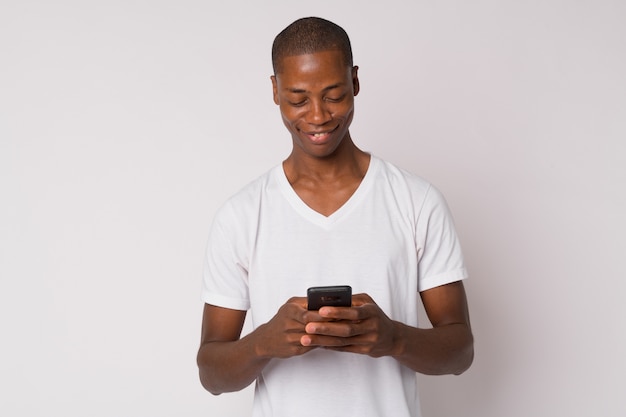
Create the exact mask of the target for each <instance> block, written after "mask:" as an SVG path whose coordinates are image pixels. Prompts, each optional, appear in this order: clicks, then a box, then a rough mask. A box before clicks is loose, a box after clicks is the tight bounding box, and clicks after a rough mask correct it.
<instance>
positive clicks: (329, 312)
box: [300, 294, 397, 357]
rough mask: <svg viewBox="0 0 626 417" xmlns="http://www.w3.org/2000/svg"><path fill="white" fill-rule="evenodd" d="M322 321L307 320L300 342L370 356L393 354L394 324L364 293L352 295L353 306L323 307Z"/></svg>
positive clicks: (321, 309)
mask: <svg viewBox="0 0 626 417" xmlns="http://www.w3.org/2000/svg"><path fill="white" fill-rule="evenodd" d="M319 315H320V316H321V317H322V318H324V320H325V321H322V322H309V323H307V324H306V326H305V331H306V333H307V334H306V335H304V336H302V337H301V338H300V343H301V344H302V345H303V346H319V347H323V348H326V349H332V350H337V351H342V352H352V353H360V354H363V355H369V356H372V357H381V356H387V355H392V354H393V353H394V351H395V350H396V346H395V342H396V339H397V338H396V337H395V332H396V328H397V327H396V325H395V322H394V321H392V320H391V319H390V318H389V317H388V316H387V315H386V314H385V313H384V312H383V311H382V310H381V308H380V307H379V306H378V305H377V304H376V303H375V302H374V300H373V299H372V298H371V297H370V296H369V295H367V294H356V295H354V296H353V297H352V307H322V308H320V310H319Z"/></svg>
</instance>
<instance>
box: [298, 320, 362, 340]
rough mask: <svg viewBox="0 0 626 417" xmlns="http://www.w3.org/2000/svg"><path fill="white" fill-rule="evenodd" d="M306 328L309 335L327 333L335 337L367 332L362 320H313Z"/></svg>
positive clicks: (326, 334)
mask: <svg viewBox="0 0 626 417" xmlns="http://www.w3.org/2000/svg"><path fill="white" fill-rule="evenodd" d="M304 330H305V331H306V333H307V334H309V335H325V336H333V337H342V338H348V337H354V336H358V335H361V334H363V333H365V331H364V326H363V325H362V324H361V322H351V321H332V322H311V323H308V324H307V325H306V326H305V327H304Z"/></svg>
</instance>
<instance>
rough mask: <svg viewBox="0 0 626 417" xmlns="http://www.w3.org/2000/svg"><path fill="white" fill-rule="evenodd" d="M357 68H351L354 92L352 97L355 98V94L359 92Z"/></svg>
mask: <svg viewBox="0 0 626 417" xmlns="http://www.w3.org/2000/svg"><path fill="white" fill-rule="evenodd" d="M358 72H359V67H358V66H356V65H355V66H354V67H352V89H353V90H354V95H355V96H356V95H357V94H359V91H360V90H361V84H360V83H359V75H358Z"/></svg>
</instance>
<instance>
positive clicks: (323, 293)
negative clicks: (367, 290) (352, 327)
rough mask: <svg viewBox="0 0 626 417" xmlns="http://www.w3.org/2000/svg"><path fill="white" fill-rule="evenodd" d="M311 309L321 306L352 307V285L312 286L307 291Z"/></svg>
mask: <svg viewBox="0 0 626 417" xmlns="http://www.w3.org/2000/svg"><path fill="white" fill-rule="evenodd" d="M306 295H307V300H308V309H309V310H319V309H320V307H324V306H333V307H350V306H351V305H352V287H350V286H349V285H331V286H328V287H311V288H309V289H308V290H307V292H306Z"/></svg>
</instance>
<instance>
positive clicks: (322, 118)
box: [306, 100, 332, 125]
mask: <svg viewBox="0 0 626 417" xmlns="http://www.w3.org/2000/svg"><path fill="white" fill-rule="evenodd" d="M331 119H332V115H331V113H330V111H329V110H328V108H326V106H325V103H324V102H323V101H321V100H313V101H312V102H311V107H310V108H309V111H308V112H307V117H306V121H307V122H308V123H310V124H312V125H323V124H325V123H327V122H329V121H330V120H331Z"/></svg>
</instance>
